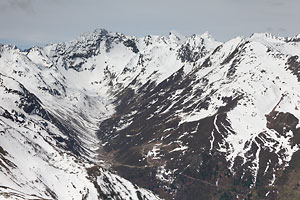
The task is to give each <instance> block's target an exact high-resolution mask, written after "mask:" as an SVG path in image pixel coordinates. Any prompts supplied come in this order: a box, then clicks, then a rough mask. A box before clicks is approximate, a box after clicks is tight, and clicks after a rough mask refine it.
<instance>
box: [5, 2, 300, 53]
mask: <svg viewBox="0 0 300 200" xmlns="http://www.w3.org/2000/svg"><path fill="white" fill-rule="evenodd" d="M299 10H300V0H0V43H4V44H8V43H10V44H15V45H17V46H18V47H20V48H29V47H31V46H33V45H45V44H49V43H57V42H62V41H69V40H72V39H75V38H76V37H78V36H79V35H80V34H82V33H86V32H90V31H93V30H94V29H97V28H104V29H107V30H108V31H113V32H121V33H124V34H126V35H132V36H137V37H143V36H146V35H149V34H154V35H167V34H168V33H169V31H177V32H179V33H180V34H181V35H186V36H189V35H192V34H202V33H204V32H209V33H211V34H212V35H213V36H214V38H215V39H217V40H219V41H223V42H225V41H227V40H229V39H232V38H234V37H236V36H245V37H246V36H249V35H251V34H252V33H254V32H269V33H272V34H274V35H277V36H285V37H286V36H294V35H297V34H300V12H299Z"/></svg>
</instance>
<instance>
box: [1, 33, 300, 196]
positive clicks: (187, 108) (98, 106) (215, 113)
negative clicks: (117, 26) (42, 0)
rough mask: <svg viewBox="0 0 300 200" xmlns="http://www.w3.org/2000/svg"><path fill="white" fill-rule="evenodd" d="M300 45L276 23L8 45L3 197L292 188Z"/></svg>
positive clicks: (288, 191) (297, 188) (295, 187)
mask: <svg viewBox="0 0 300 200" xmlns="http://www.w3.org/2000/svg"><path fill="white" fill-rule="evenodd" d="M299 56H300V40H299V36H295V37H293V38H282V37H276V36H273V35H271V34H267V33H259V34H253V35H252V36H250V37H248V38H241V37H237V38H234V39H232V40H230V41H228V42H225V43H221V42H217V41H216V40H215V39H214V38H213V37H212V36H211V35H210V34H209V33H204V34H203V35H192V36H190V37H181V36H177V35H176V34H174V33H172V32H171V33H170V34H169V35H168V36H150V35H149V36H146V37H143V38H136V37H131V36H125V35H123V34H121V33H111V32H108V31H106V30H103V29H99V30H95V31H94V32H92V33H87V34H83V35H81V36H80V37H79V38H77V39H75V40H73V41H70V42H67V43H60V44H51V45H47V46H45V47H33V48H31V49H29V50H26V51H21V50H19V49H18V48H16V47H14V46H10V45H2V46H1V47H0V93H1V95H0V97H1V98H0V123H1V125H0V133H1V134H0V137H1V139H0V196H1V195H2V196H4V197H8V198H12V199H43V198H44V199H72V198H73V199H158V198H159V197H160V198H164V199H286V198H289V199H293V198H294V199H297V197H299V195H300V185H299V184H300V182H299V180H300V175H299V174H300V173H299V172H300V170H299V169H300V168H299V167H300V162H299V155H300V151H299V147H300V126H299V124H298V123H299V119H300V112H299V106H300V83H299V80H300V59H299ZM117 174H118V175H117ZM121 177H124V178H126V179H127V180H126V179H124V178H121ZM128 180H129V181H131V182H129V181H128ZM142 188H147V189H142ZM155 194H157V195H158V196H159V197H158V196H156V195H155Z"/></svg>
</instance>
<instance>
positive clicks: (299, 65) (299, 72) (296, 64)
mask: <svg viewBox="0 0 300 200" xmlns="http://www.w3.org/2000/svg"><path fill="white" fill-rule="evenodd" d="M298 60H299V56H291V57H289V59H288V60H287V63H286V69H288V70H290V71H291V72H292V73H293V74H294V75H295V76H297V78H298V81H299V82H300V61H298Z"/></svg>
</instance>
